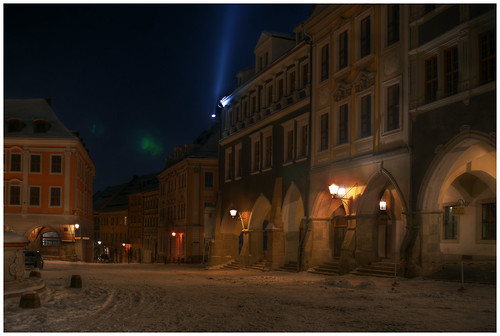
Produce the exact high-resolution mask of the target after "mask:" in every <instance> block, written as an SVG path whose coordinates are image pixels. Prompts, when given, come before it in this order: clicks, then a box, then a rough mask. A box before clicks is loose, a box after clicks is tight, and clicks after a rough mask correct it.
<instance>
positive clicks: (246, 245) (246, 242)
mask: <svg viewBox="0 0 500 336" xmlns="http://www.w3.org/2000/svg"><path fill="white" fill-rule="evenodd" d="M229 214H230V215H231V218H233V219H235V218H237V219H239V220H240V223H241V232H242V234H243V246H242V251H241V258H242V259H241V260H242V261H244V262H242V264H243V265H244V266H245V265H247V264H248V263H249V261H250V260H249V258H250V257H251V256H252V251H251V243H250V230H249V225H247V227H246V228H245V224H244V223H243V219H245V218H243V217H241V214H240V212H239V211H238V210H237V209H231V210H229ZM245 251H248V253H247V255H245V253H244V252H245Z"/></svg>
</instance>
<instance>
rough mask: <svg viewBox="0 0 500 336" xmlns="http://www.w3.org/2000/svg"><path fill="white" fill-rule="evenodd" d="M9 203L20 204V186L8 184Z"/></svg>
mask: <svg viewBox="0 0 500 336" xmlns="http://www.w3.org/2000/svg"><path fill="white" fill-rule="evenodd" d="M9 204H10V205H21V187H20V186H10V195H9Z"/></svg>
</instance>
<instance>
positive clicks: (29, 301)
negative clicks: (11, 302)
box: [19, 292, 40, 309]
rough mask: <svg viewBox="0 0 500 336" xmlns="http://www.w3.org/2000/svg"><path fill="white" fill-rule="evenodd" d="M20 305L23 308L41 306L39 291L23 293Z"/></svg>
mask: <svg viewBox="0 0 500 336" xmlns="http://www.w3.org/2000/svg"><path fill="white" fill-rule="evenodd" d="M19 307H21V308H25V309H26V308H40V297H39V296H38V293H37V292H26V293H23V294H22V295H21V301H19Z"/></svg>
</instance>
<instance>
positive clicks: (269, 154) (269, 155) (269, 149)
mask: <svg viewBox="0 0 500 336" xmlns="http://www.w3.org/2000/svg"><path fill="white" fill-rule="evenodd" d="M272 160H273V137H272V136H271V135H269V136H267V137H266V168H269V167H271V164H272V162H273V161H272Z"/></svg>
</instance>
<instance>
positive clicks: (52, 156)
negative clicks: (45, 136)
mask: <svg viewBox="0 0 500 336" xmlns="http://www.w3.org/2000/svg"><path fill="white" fill-rule="evenodd" d="M56 156H59V157H60V158H61V171H60V172H53V171H52V158H54V157H56ZM63 166H64V156H63V155H62V154H50V169H49V173H50V174H51V175H62V174H63V170H64V168H63Z"/></svg>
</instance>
